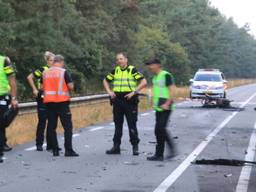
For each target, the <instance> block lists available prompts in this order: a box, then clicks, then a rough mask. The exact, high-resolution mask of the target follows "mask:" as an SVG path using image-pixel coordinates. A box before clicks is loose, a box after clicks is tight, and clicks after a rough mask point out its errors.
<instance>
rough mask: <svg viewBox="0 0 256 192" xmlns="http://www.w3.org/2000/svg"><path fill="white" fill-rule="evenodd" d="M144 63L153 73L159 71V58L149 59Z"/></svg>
mask: <svg viewBox="0 0 256 192" xmlns="http://www.w3.org/2000/svg"><path fill="white" fill-rule="evenodd" d="M146 65H147V67H148V68H149V70H150V71H151V72H152V73H153V74H158V73H159V72H160V71H161V61H160V60H159V59H156V58H154V59H151V60H149V61H148V62H146Z"/></svg>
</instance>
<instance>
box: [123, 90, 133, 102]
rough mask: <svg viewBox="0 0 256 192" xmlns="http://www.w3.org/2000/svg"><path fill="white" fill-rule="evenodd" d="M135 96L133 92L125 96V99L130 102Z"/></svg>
mask: <svg viewBox="0 0 256 192" xmlns="http://www.w3.org/2000/svg"><path fill="white" fill-rule="evenodd" d="M134 95H135V92H134V91H133V92H131V93H129V94H127V95H125V96H124V97H125V98H126V99H128V100H129V99H131V98H132V97H133V96H134Z"/></svg>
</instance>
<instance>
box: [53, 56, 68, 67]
mask: <svg viewBox="0 0 256 192" xmlns="http://www.w3.org/2000/svg"><path fill="white" fill-rule="evenodd" d="M64 65H65V58H64V57H63V56H62V55H55V57H54V60H53V66H56V67H64Z"/></svg>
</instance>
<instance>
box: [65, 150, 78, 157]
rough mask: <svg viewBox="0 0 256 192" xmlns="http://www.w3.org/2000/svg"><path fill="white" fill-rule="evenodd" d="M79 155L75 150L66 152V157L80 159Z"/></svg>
mask: <svg viewBox="0 0 256 192" xmlns="http://www.w3.org/2000/svg"><path fill="white" fill-rule="evenodd" d="M78 156H79V155H78V153H76V152H75V151H74V150H70V151H66V152H65V157H78Z"/></svg>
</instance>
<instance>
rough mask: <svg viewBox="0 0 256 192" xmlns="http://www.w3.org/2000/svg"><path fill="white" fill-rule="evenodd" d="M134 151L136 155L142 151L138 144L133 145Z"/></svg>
mask: <svg viewBox="0 0 256 192" xmlns="http://www.w3.org/2000/svg"><path fill="white" fill-rule="evenodd" d="M132 152H133V155H134V156H137V155H139V154H140V153H139V146H138V145H133V146H132Z"/></svg>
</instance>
